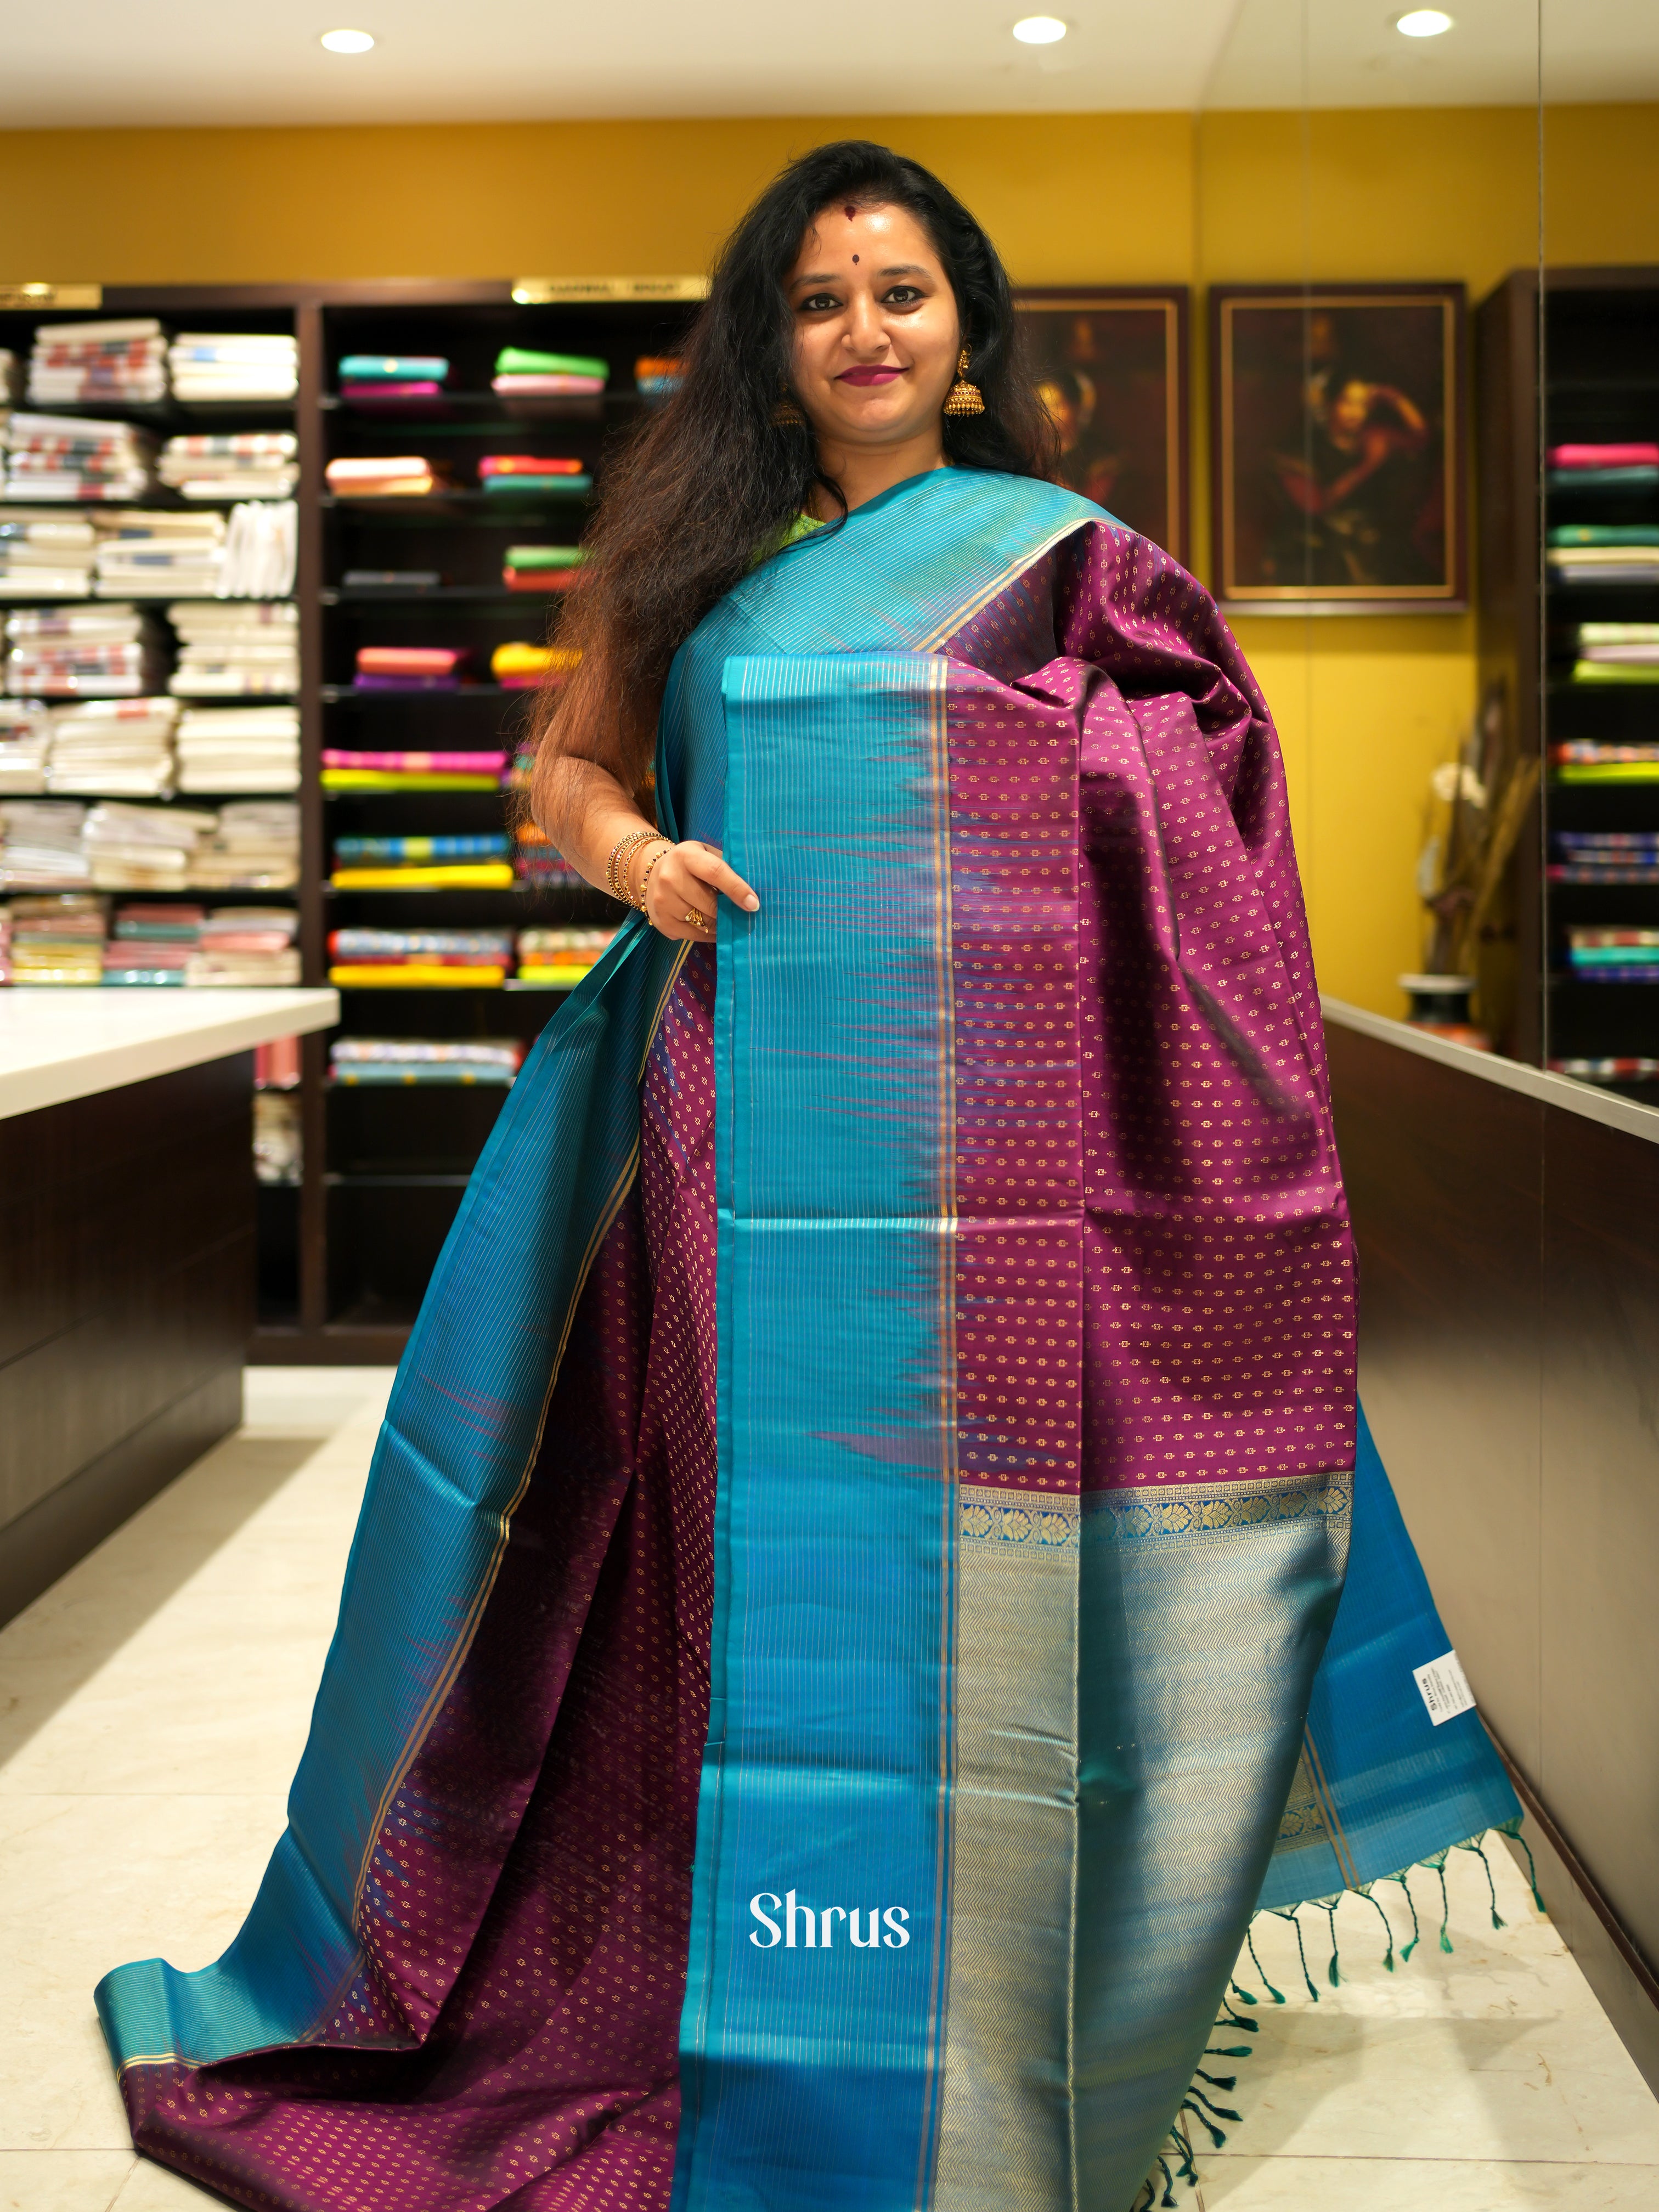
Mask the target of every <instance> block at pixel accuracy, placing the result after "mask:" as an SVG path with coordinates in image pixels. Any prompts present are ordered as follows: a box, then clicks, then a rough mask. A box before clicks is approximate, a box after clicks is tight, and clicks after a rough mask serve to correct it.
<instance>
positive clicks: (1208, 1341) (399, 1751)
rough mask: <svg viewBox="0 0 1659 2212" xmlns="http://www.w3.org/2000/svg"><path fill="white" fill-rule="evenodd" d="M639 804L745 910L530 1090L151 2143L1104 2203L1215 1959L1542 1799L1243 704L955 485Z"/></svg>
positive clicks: (596, 2201) (1224, 682)
mask: <svg viewBox="0 0 1659 2212" xmlns="http://www.w3.org/2000/svg"><path fill="white" fill-rule="evenodd" d="M658 794H659V811H660V812H661V813H662V815H663V817H664V822H665V828H667V829H669V830H670V831H671V834H684V835H687V836H701V837H704V838H707V839H708V840H709V841H710V842H719V843H721V844H723V846H724V848H725V849H726V854H727V856H728V858H729V859H730V860H731V861H732V865H733V866H735V867H736V868H737V869H738V872H739V873H740V874H742V875H743V876H744V877H745V878H747V880H748V881H749V882H750V883H751V884H753V885H754V886H755V888H756V889H757V891H758V893H759V895H760V901H761V905H760V911H759V913H758V914H757V915H752V916H751V915H740V914H738V913H737V912H736V911H735V910H733V909H732V908H729V907H726V906H725V905H723V906H722V908H721V912H720V943H719V950H718V957H717V958H716V957H712V956H711V955H710V954H709V953H708V951H705V950H702V949H701V948H699V949H694V950H692V951H690V952H688V951H686V949H685V948H684V947H678V946H675V945H670V944H668V943H666V942H665V940H663V939H660V938H659V937H657V936H656V935H655V934H654V933H652V932H651V931H649V930H648V929H647V928H646V927H644V926H643V925H642V924H641V923H639V922H634V923H630V925H629V927H627V928H625V929H624V930H623V932H622V933H620V934H619V936H618V938H617V942H616V944H615V945H613V947H612V949H611V951H610V952H609V953H608V954H607V955H606V956H605V958H604V959H603V960H602V961H601V962H600V963H599V964H598V966H597V967H596V968H595V969H594V970H593V973H592V975H591V977H590V978H589V980H588V981H586V982H585V983H584V984H583V985H582V986H581V987H580V989H579V990H578V991H577V992H576V993H574V994H573V996H572V998H571V999H570V1000H569V1001H568V1004H567V1005H566V1006H565V1007H564V1009H563V1010H562V1012H561V1014H560V1016H559V1017H558V1018H556V1020H555V1021H554V1022H553V1023H552V1024H550V1025H549V1029H548V1030H547V1032H546V1033H545V1035H544V1037H543V1039H542V1041H541V1042H540V1044H539V1045H538V1047H537V1048H536V1050H535V1051H534V1052H533V1053H532V1054H531V1056H530V1058H529V1059H528V1060H526V1064H525V1066H524V1069H523V1072H522V1073H521V1074H520V1078H519V1081H518V1083H517V1085H515V1087H514V1089H513V1092H512V1095H511V1097H510V1098H509V1100H508V1101H507V1105H506V1107H505V1109H504V1110H503V1112H502V1115H501V1118H500V1121H498V1123H497V1125H496V1129H495V1135H494V1137H493V1138H492V1140H491V1142H490V1145H489V1148H488V1149H487V1151H486V1152H485V1154H484V1156H483V1159H482V1160H481V1162H480V1164H479V1167H478V1170H477V1174H476V1176H474V1179H473V1182H472V1184H471V1188H470V1189H469V1191H468V1193H467V1195H466V1198H465V1201H464V1203H463V1206H462V1207H461V1210H460V1212H459V1216H458V1218H457V1221H456V1225H455V1228H454V1230H453V1234H452V1236H451V1238H450V1241H449V1243H448V1244H447V1247H446V1249H445V1252H444V1255H443V1257H442V1259H441V1261H440V1264H439V1267H438V1269H437V1271H436V1273H435V1276H434V1279H433V1282H432V1286H431V1289H430V1291H429V1292H428V1298H427V1301H426V1304H425V1306H424V1308H423V1310H422V1315H421V1318H420V1320H419V1322H418V1323H417V1325H416V1330H415V1332H414V1334H413V1335H412V1337H411V1339H410V1346H409V1350H408V1352H407V1354H406V1356H405V1358H404V1363H403V1365H402V1367H401V1368H400V1370H399V1373H398V1382H397V1384H396V1387H395V1389H394V1391H393V1394H392V1401H391V1405H390V1407H389V1409H388V1413H387V1418H386V1426H385V1429H384V1431H383V1432H382V1435H381V1438H380V1444H379V1447H378V1449H377V1452H376V1455H375V1460H374V1469H373V1472H372V1474H371V1478H370V1485H369V1491H368V1498H367V1499H366V1501H365V1504H364V1509H363V1514H362V1521H361V1523H360V1526H359V1529H358V1533H357V1536H356V1541H355V1544H354V1547H353V1551H352V1554H351V1559H350V1563H349V1568H348V1571H347V1577H346V1586H345V1590H344V1595H343V1601H342V1607H341V1614H340V1621H339V1627H338V1630H337V1636H336V1639H335V1643H334V1646H333V1648H332V1650H331V1655H330V1658H329V1661H328V1664H327V1668H326V1669H325V1674H324V1679H323V1682H322V1686H321V1688H320V1690H319V1696H318V1702H317V1708H316V1714H315V1717H314V1721H313V1731H312V1735H311V1739H310V1741H309V1743H308V1745H307V1750H306V1753H305V1756H304V1759H303V1761H302V1763H301V1769H300V1771H299V1774H298V1776H297V1777H296V1779H295V1785H294V1790H293V1794H292V1796H291V1800H290V1807H289V1828H288V1831H287V1832H286V1834H285V1835H284V1836H283V1839H282V1841H281V1842H280V1843H279V1844H278V1845H277V1848H276V1852H275V1854H274V1856H273V1858H272V1860H271V1863H270V1869H269V1871H268V1873H267V1875H266V1877H265V1881H264V1885H263V1886H262V1887H261V1890H260V1893H259V1895H258V1899H257V1900H256V1902H255V1905H254V1906H253V1910H252V1913H251V1914H250V1917H249V1919H248V1921H247V1923H246V1926H245V1927H244V1929H242V1931H241V1933H240V1936H238V1937H237V1939H236V1941H235V1942H234V1944H233V1945H232V1947H231V1948H230V1950H229V1951H228V1952H227V1954H225V1956H224V1958H222V1960H219V1961H218V1963H217V1964H216V1965H215V1966H210V1967H208V1968H206V1969H204V1971H203V1972H200V1973H197V1974H180V1973H178V1972H174V1971H173V1970H172V1969H171V1968H168V1967H167V1966H164V1965H162V1964H161V1962H159V1961H149V1962H144V1963H142V1964H139V1965H137V1966H128V1967H125V1968H122V1969H120V1970H118V1972H115V1973H113V1974H112V1975H111V1976H109V1977H108V1978H106V1981H105V1982H104V1983H103V1984H101V1985H100V1990H99V2005H100V2013H101V2015H102V2018H103V2021H104V2025H105V2030H106V2035H107V2037H108V2039H109V2042H110V2045H111V2048H112V2051H113V2052H114V2054H115V2057H116V2059H117V2062H118V2064H119V2066H120V2068H121V2081H122V2086H123V2090H124V2093H125V2098H126V2101H127V2105H128V2109H129V2112H130V2115H131V2120H132V2125H133V2132H134V2139H135V2141H136V2142H137V2144H138V2145H139V2147H140V2148H142V2149H143V2150H145V2151H147V2152H149V2154H151V2155H152V2156H155V2157H157V2158H160V2159H161V2160H165V2161H166V2162H167V2163H168V2164H170V2165H172V2166H176V2167H177V2168H179V2170H180V2171H181V2172H185V2173H187V2174H189V2175H191V2176H192V2177H193V2178H194V2179H197V2180H199V2181H201V2182H203V2183H204V2184H205V2185H208V2186H210V2187H211V2188H213V2189H214V2190H216V2191H218V2192H220V2193H221V2194H222V2196H224V2197H228V2198H230V2199H232V2200H233V2201H234V2202H236V2203H241V2204H245V2205H247V2206H249V2207H253V2208H259V2212H267V2208H271V2207H281V2208H291V2212H325V2208H326V2209H327V2212H333V2208H348V2207H349V2208H354V2212H355V2208H357V2207H363V2208H368V2207H369V2206H375V2207H379V2206H384V2205H389V2204H399V2205H401V2204H405V2203H406V2204H409V2205H410V2206H419V2207H421V2208H422V2212H487V2208H493V2207H501V2206H511V2207H513V2208H514V2212H554V2208H558V2212H566V2208H570V2212H575V2208H588V2207H592V2208H595V2212H599V2208H605V2212H663V2208H665V2207H667V2206H668V2205H669V2204H670V2203H672V2205H673V2207H674V2212H736V2208H739V2207H753V2208H757V2212H761V2208H764V2212H819V2208H823V2212H829V2208H839V2207H842V2206H848V2207H851V2206H854V2205H856V2206H858V2207H859V2208H860V2212H902V2208H912V2207H914V2208H920V2207H923V2206H927V2207H933V2208H937V2212H957V2208H963V2212H966V2208H975V2212H977V2208H981V2207H985V2208H989V2207H992V2206H997V2207H999V2208H1000V2207H1002V2206H1005V2205H1007V2204H1014V2205H1018V2206H1020V2207H1030V2208H1031V2212H1064V2208H1069V2207H1070V2206H1072V2205H1073V2204H1074V2203H1088V2204H1090V2205H1091V2206H1098V2207H1100V2208H1101V2209H1102V2212H1119V2208H1121V2212H1127V2208H1128V2206H1129V2204H1130V2203H1131V2201H1132V2199H1133V2197H1134V2196H1135V2194H1136V2192H1137V2191H1138V2190H1139V2186H1140V2184H1141V2182H1142V2179H1143V2177H1144V2176H1145V2175H1146V2172H1147V2171H1148V2169H1149V2166H1151V2164H1152V2160H1153V2156H1154V2154H1155V2153H1156V2151H1157V2149H1158V2145H1159V2144H1160V2142H1162V2141H1163V2139H1164V2136H1165V2133H1166V2130H1168V2129H1169V2128H1170V2124H1171V2121H1172V2119H1173V2118H1175V2116H1176V2113H1177V2112H1178V2110H1179V2108H1180V2107H1181V2106H1182V2101H1183V2100H1184V2099H1185V2097H1186V2095H1187V2092H1188V2084H1189V2083H1190V2082H1191V2081H1192V2077H1193V2073H1194V2065H1195V2063H1196V2062H1197V2060H1198V2058H1199V2056H1200V2053H1201V2051H1202V2050H1203V2048H1204V2046H1205V2044H1206V2037H1207V2035H1208V2033H1209V2030H1210V2027H1211V2023H1212V2021H1213V2020H1214V2018H1215V2014H1216V2008H1217V2005H1218V2000H1219V1998H1220V1996H1221V1993H1222V1990H1223V1988H1224V1985H1225V1981H1226V1978H1227V1974H1228V1972H1229V1969H1230V1967H1231V1963H1232V1960H1233V1959H1234V1956H1235V1954H1236V1953H1237V1948H1238V1946H1239V1943H1240V1942H1241V1940H1242V1937H1243V1932H1244V1929H1245V1928H1246V1925H1247V1923H1248V1920H1249V1914H1250V1912H1251V1911H1252V1909H1253V1908H1254V1907H1255V1906H1256V1905H1257V1904H1258V1901H1261V1902H1264V1903H1266V1904H1267V1905H1289V1904H1294V1903H1295V1902H1297V1900H1298V1899H1304V1898H1310V1897H1328V1896H1332V1895H1334V1894H1336V1893H1340V1892H1341V1891H1343V1890H1344V1889H1345V1888H1346V1887H1356V1886H1360V1885H1364V1884H1367V1883H1369V1882H1370V1881H1373V1880H1374V1879H1376V1878H1377V1877H1378V1876H1381V1875H1386V1874H1389V1873H1392V1872H1394V1871H1395V1869H1398V1868H1400V1867H1401V1866H1402V1865H1405V1864H1407V1863H1410V1862H1411V1861H1413V1860H1414V1859H1416V1858H1418V1857H1421V1856H1423V1855H1424V1854H1425V1853H1427V1852H1432V1851H1436V1850H1443V1849H1444V1848H1445V1847H1447V1846H1449V1845H1450V1844H1455V1843H1457V1842H1461V1841H1462V1840H1463V1839H1464V1838H1467V1837H1468V1836H1470V1835H1472V1834H1474V1833H1475V1832H1478V1831H1479V1830H1480V1829H1481V1828H1483V1827H1485V1826H1486V1825H1488V1823H1489V1822H1492V1821H1498V1820H1504V1819H1507V1818H1509V1817H1510V1816H1511V1815H1512V1814H1513V1813H1514V1811H1515V1804H1514V1800H1513V1798H1512V1796H1510V1793H1509V1791H1508V1787H1507V1784H1505V1783H1504V1779H1503V1777H1502V1774H1501V1771H1499V1770H1498V1767H1497V1765H1496V1763H1495V1761H1494V1760H1493V1759H1492V1753H1491V1751H1490V1749H1489V1747H1487V1745H1486V1740H1485V1738H1484V1736H1483V1735H1482V1734H1481V1732H1480V1726H1479V1723H1478V1720H1477V1719H1476V1717H1475V1716H1474V1713H1473V1712H1465V1713H1462V1714H1461V1715H1458V1716H1456V1717H1453V1718H1450V1719H1449V1720H1446V1721H1445V1722H1444V1723H1443V1724H1442V1725H1438V1726H1436V1725H1433V1724H1431V1721H1430V1718H1429V1717H1428V1715H1427V1713H1426V1711H1425V1708H1424V1705H1423V1703H1422V1700H1421V1699H1419V1696H1418V1692H1417V1690H1416V1688H1415V1686H1414V1685H1413V1680H1412V1669H1413V1668H1416V1667H1419V1666H1421V1665H1422V1664H1424V1663H1425V1662H1427V1661H1429V1660H1431V1659H1436V1658H1438V1657H1440V1656H1442V1655H1443V1653H1444V1651H1445V1648H1446V1647H1445V1638H1444V1635H1443V1631H1442V1630H1441V1629H1440V1626H1439V1624H1438V1622H1437V1620H1436V1619H1435V1617H1434V1613H1433V1608H1432V1605H1431V1601H1430V1600H1429V1598H1428V1594H1427V1591H1426V1589H1425V1588H1424V1586H1423V1583H1422V1578H1421V1575H1420V1571H1419V1569H1418V1567H1417V1565H1416V1561H1415V1559H1414V1556H1413V1554H1412V1552H1411V1547H1410V1545H1409V1542H1408V1541H1407V1538H1406V1536H1405V1533H1404V1530H1403V1528H1401V1525H1400V1522H1399V1518H1398V1515H1397V1512H1396V1511H1395V1508H1394V1505H1393V1501H1392V1498H1391V1496H1390V1495H1389V1491H1388V1486H1387V1482H1386V1479H1385V1478H1384V1477H1383V1474H1382V1470H1381V1468H1380V1467H1379V1466H1378V1465H1377V1463H1376V1458H1375V1455H1374V1453H1372V1452H1371V1451H1370V1448H1369V1442H1368V1440H1367V1439H1365V1438H1364V1436H1363V1433H1362V1434H1361V1437H1360V1439H1359V1448H1358V1455H1357V1453H1356V1407H1355V1401H1354V1395H1353V1311H1352V1255H1351V1248H1350V1240H1349V1232H1348V1226H1347V1219H1346V1209H1345V1206H1344V1201H1343V1196H1342V1189H1341V1182H1340V1173H1339V1170H1338V1166H1337V1161H1336V1156H1335V1152H1334V1144H1333V1140H1332V1134H1331V1126H1330V1117H1329V1110H1328V1097H1327V1091H1326V1084H1325V1077H1324V1070H1323V1059H1322V1036H1321V1029H1320V1023H1319V1016H1318V1006H1317V1000H1316V996H1315V993H1314V986H1313V979H1312V971H1311V964H1310V959H1309V955H1308V948H1307V943H1306V935H1305V929H1304V921H1303V915H1302V908H1301V902H1300V896H1299V893H1298V890H1297V880H1296V873H1295V865H1294V860H1293V855H1292V853H1291V842H1290V834H1289V827H1288V821H1287V817H1286V810H1285V792H1284V783H1283V777H1282V773H1281V770H1280V767H1279V757H1278V751H1277V747H1276V744H1275V742H1274V739H1273V732H1272V727H1271V724H1270V722H1269V720H1268V717H1267V710H1266V708H1265V706H1264V705H1263V703H1262V702H1261V696H1260V695H1259V693H1258V692H1257V690H1256V689H1255V684H1254V683H1253V681H1252V679H1251V678H1250V676H1249V671H1248V670H1247V669H1246V668H1245V667H1244V665H1243V661H1242V659H1240V657H1239V655H1238V653H1237V647H1235V646H1234V645H1233V643H1232V641H1231V638H1230V637H1229V636H1228V635H1227V632H1226V630H1225V627H1224V626H1223V624H1222V623H1221V622H1220V620H1219V617H1218V616H1217V614H1216V612H1215V611H1214V609H1213V607H1212V605H1211V604H1210V602H1209V601H1208V599H1206V596H1205V594H1204V593H1203V592H1202V591H1201V590H1200V587H1199V586H1196V585H1195V584H1194V582H1193V581H1192V580H1191V579H1190V578H1189V577H1188V576H1186V575H1185V574H1183V573H1182V570H1180V569H1179V568H1177V567H1176V565H1175V564H1174V563H1173V562H1170V561H1169V560H1168V559H1167V558H1166V557H1165V556H1164V555H1162V554H1161V553H1159V552H1158V550H1156V549H1155V548H1154V547H1152V546H1151V545H1150V544H1147V543H1146V541H1145V540H1143V539H1141V538H1137V537H1136V536H1135V535H1134V534H1133V532H1128V531H1126V530H1124V529H1122V528H1121V527H1120V526H1117V525H1116V524H1115V523H1114V522H1112V521H1111V520H1110V519H1109V517H1106V516H1104V515H1103V513H1101V511H1100V510H1099V509H1098V508H1097V507H1093V506H1091V504H1090V503H1089V502H1087V501H1084V500H1081V499H1079V498H1077V497H1075V496H1074V495H1072V494H1070V493H1067V492H1063V491H1060V490H1058V489H1054V488H1053V487H1051V486H1048V485H1045V484H1040V483H1031V482H1028V481H1025V480H1023V479H1015V478H1008V477H995V476H987V475H980V474H976V473H973V472H969V471H955V470H953V471H941V472H938V473H935V474H932V475H929V476H926V477H919V478H916V479H914V480H913V481H912V482H910V483H907V484H902V485H900V486H898V487H897V488H896V489H894V490H893V491H891V492H889V493H887V494H885V495H884V496H883V497H882V498H880V499H878V500H876V501H872V502H871V503H870V504H869V505H868V506H866V507H861V508H860V509H859V510H858V511H857V513H854V515H853V516H852V517H851V518H850V519H849V520H848V521H847V522H846V523H845V525H844V526H841V527H838V528H836V529H834V530H829V531H823V532H817V533H816V534H814V535H812V536H810V537H807V538H803V539H800V540H799V541H798V542H795V543H793V544H791V545H789V546H788V547H787V549H786V550H783V551H781V552H780V553H779V554H778V555H776V556H775V557H774V558H772V559H771V560H769V561H768V562H765V563H763V565H762V566H761V567H760V568H758V569H757V571H756V572H755V573H754V574H752V575H751V576H750V578H749V579H748V580H746V581H745V582H744V584H742V585H741V586H738V588H737V589H736V590H735V591H733V592H732V593H731V594H729V595H728V597H727V598H726V599H725V600H723V601H722V602H721V603H720V605H719V606H718V607H716V608H715V609H714V611H713V612H712V613H711V614H710V615H709V617H708V618H707V620H706V621H705V622H704V623H702V626H701V627H700V628H699V629H698V630H697V631H696V634H695V635H693V637H692V638H691V639H690V641H688V643H687V644H686V646H685V647H684V648H683V649H682V651H681V653H680V654H679V656H678V659H677V660H676V663H675V666H674V669H673V671H672V672H671V678H670V683H669V687H668V692H667V696H666V698H665V703H664V709H663V715H662V722H661V729H660V735H659V761H658ZM1351 1552H1352V1559H1353V1565H1352V1571H1351V1574H1350V1580H1349V1586H1348V1589H1347V1593H1346V1598H1345V1597H1344V1596H1343V1577H1344V1567H1345V1562H1346V1560H1347V1559H1348V1558H1349V1556H1350V1553H1351ZM1339 1601H1341V1602H1340V1609H1339ZM1333 1622H1334V1623H1335V1626H1334V1629H1333Z"/></svg>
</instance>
